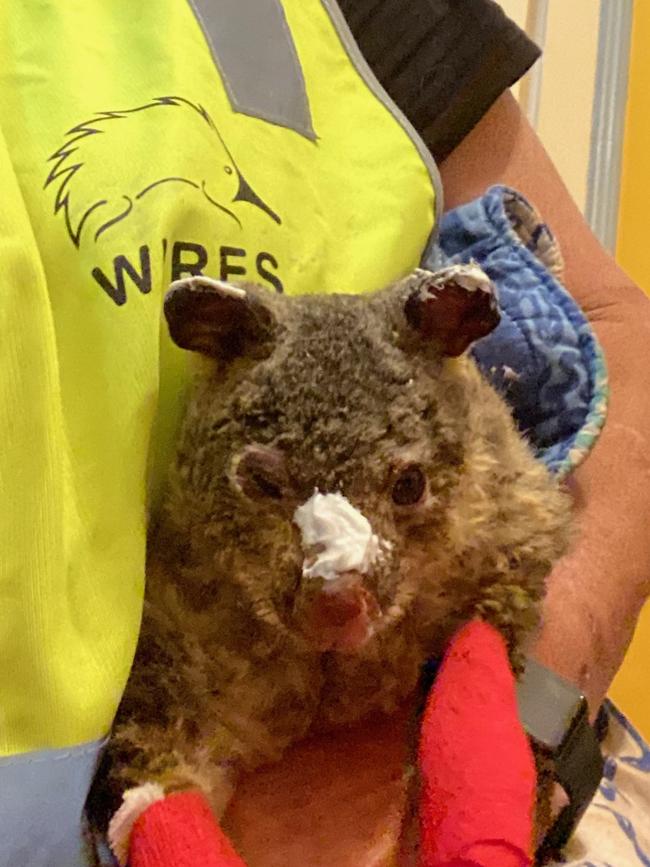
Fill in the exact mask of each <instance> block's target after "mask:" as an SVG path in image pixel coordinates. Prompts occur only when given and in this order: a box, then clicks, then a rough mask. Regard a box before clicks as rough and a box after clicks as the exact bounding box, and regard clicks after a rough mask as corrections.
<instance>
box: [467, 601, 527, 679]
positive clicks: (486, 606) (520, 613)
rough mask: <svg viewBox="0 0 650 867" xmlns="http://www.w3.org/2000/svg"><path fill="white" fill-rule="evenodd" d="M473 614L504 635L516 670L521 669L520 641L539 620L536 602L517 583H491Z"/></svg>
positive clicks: (523, 656) (521, 652)
mask: <svg viewBox="0 0 650 867" xmlns="http://www.w3.org/2000/svg"><path fill="white" fill-rule="evenodd" d="M475 613H476V614H477V615H478V616H479V617H480V618H481V620H485V621H486V622H487V623H490V624H491V625H492V626H494V627H495V628H496V629H498V630H499V632H500V633H501V634H502V635H503V637H504V638H505V640H506V642H507V644H508V651H509V654H510V662H511V664H512V666H513V668H514V669H515V671H520V670H521V669H522V668H523V663H524V660H525V655H524V653H523V650H522V646H521V644H522V640H523V639H524V637H525V636H526V635H529V634H530V633H532V632H533V630H534V629H535V627H536V626H537V625H538V623H539V602H538V600H537V599H535V598H533V597H532V596H531V594H530V592H529V591H528V590H527V589H525V588H524V587H521V586H520V585H518V584H492V585H490V586H489V587H486V588H485V590H484V591H483V597H482V599H481V600H480V601H479V602H478V603H477V605H476V608H475Z"/></svg>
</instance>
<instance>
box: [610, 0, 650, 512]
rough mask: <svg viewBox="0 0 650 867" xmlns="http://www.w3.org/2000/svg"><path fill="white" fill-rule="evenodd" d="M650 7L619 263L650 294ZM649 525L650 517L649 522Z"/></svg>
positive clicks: (639, 54)
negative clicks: (649, 246) (649, 249)
mask: <svg viewBox="0 0 650 867" xmlns="http://www.w3.org/2000/svg"><path fill="white" fill-rule="evenodd" d="M649 46H650V3H648V2H647V0H636V2H635V4H634V20H633V26H632V50H631V55H630V78H629V83H628V102H627V117H626V131H625V146H624V150H623V174H622V178H621V199H620V206H619V224H618V247H617V251H616V253H617V259H618V261H619V262H620V264H621V265H622V267H623V268H625V270H626V271H627V272H628V274H630V276H631V277H633V278H634V280H635V281H636V282H637V283H638V284H639V286H641V287H642V288H643V289H645V291H646V292H647V293H648V294H650V257H649V256H648V254H647V252H646V251H647V248H648V224H649V222H650V220H649V215H648V211H649V207H648V204H649V202H650V51H649V50H648V47H649ZM648 520H649V521H650V516H649V518H648Z"/></svg>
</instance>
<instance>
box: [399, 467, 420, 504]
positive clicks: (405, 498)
mask: <svg viewBox="0 0 650 867" xmlns="http://www.w3.org/2000/svg"><path fill="white" fill-rule="evenodd" d="M426 487H427V478H426V476H425V475H424V472H423V471H422V469H421V468H420V467H419V466H418V465H417V464H410V465H409V466H408V467H404V469H403V470H402V471H401V472H400V474H399V476H398V477H397V479H396V480H395V482H394V484H393V490H392V497H393V502H394V503H395V505H396V506H415V505H416V503H419V502H420V500H421V499H422V497H423V496H424V492H425V490H426Z"/></svg>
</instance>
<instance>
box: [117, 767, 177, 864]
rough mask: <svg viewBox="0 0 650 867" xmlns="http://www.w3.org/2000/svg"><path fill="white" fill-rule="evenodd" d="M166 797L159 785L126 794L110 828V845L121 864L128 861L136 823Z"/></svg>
mask: <svg viewBox="0 0 650 867" xmlns="http://www.w3.org/2000/svg"><path fill="white" fill-rule="evenodd" d="M164 797H165V790H164V789H163V787H162V786H160V785H158V783H145V784H144V785H143V786H137V787H136V788H135V789H129V790H128V791H126V792H125V793H124V797H123V800H122V805H121V807H120V808H119V809H118V810H117V812H116V813H115V815H114V816H113V818H112V819H111V821H110V824H109V826H108V843H109V846H110V847H111V849H112V850H113V854H114V855H115V857H116V858H117V860H118V861H119V862H120V864H122V865H124V864H126V862H127V860H128V857H129V843H130V841H131V832H132V830H133V826H134V825H135V823H136V821H137V820H138V819H139V818H140V816H141V815H142V814H143V813H144V811H145V810H146V809H147V808H148V807H150V806H151V805H152V804H155V803H156V801H162V799H163V798H164Z"/></svg>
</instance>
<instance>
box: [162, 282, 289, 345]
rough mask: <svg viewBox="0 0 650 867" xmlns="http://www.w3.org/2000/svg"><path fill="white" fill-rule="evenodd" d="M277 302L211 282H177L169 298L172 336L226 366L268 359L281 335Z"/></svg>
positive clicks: (268, 295) (265, 294) (262, 293)
mask: <svg viewBox="0 0 650 867" xmlns="http://www.w3.org/2000/svg"><path fill="white" fill-rule="evenodd" d="M273 297H274V296H273V293H272V292H270V291H269V290H266V289H262V288H261V287H257V286H250V287H247V288H242V287H239V286H233V285H232V284H230V283H225V282H223V281H220V280H211V279H210V278H209V277H188V278H187V279H185V280H177V281H176V282H174V283H172V285H171V287H170V289H169V292H168V293H167V295H166V297H165V305H164V310H165V318H166V319H167V325H168V327H169V333H170V336H171V338H172V340H173V341H174V343H176V344H178V346H180V347H181V348H182V349H189V350H191V351H192V352H200V353H202V354H203V355H208V356H210V357H212V358H218V359H220V360H222V361H232V360H233V359H235V358H241V357H244V356H245V357H248V358H267V357H268V356H269V355H270V354H271V352H272V351H273V346H274V343H275V335H276V333H277V330H278V328H277V320H276V317H275V314H274V312H273V303H272V299H273Z"/></svg>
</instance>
